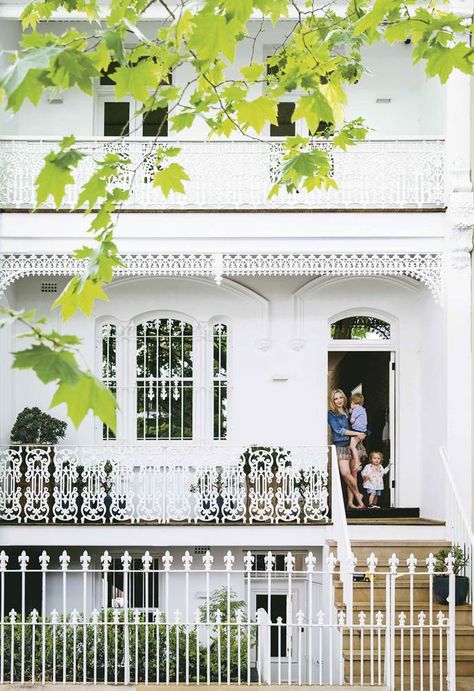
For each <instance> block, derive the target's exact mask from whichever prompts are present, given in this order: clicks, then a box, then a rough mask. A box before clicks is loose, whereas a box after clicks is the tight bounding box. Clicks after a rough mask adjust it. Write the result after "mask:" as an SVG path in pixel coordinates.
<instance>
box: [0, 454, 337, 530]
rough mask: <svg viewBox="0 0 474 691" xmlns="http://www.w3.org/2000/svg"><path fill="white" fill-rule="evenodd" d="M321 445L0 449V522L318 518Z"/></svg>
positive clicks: (324, 460)
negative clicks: (286, 446)
mask: <svg viewBox="0 0 474 691" xmlns="http://www.w3.org/2000/svg"><path fill="white" fill-rule="evenodd" d="M328 467H329V462H328V447H327V446H326V447H295V448H293V449H290V450H289V449H285V448H283V447H276V446H273V447H271V446H266V447H263V446H251V447H248V448H247V449H245V448H243V447H239V448H235V447H229V446H225V447H219V446H217V447H216V446H213V447H211V446H205V445H201V446H194V445H181V446H170V445H154V446H153V447H151V448H143V447H138V446H122V445H119V444H109V445H107V444H105V445H101V446H97V447H68V446H51V447H48V446H44V447H41V446H10V447H4V448H3V449H0V521H16V522H23V523H36V522H50V521H51V522H60V523H62V522H66V523H67V522H74V523H77V522H82V523H90V522H110V523H117V522H131V523H138V522H150V521H153V522H157V523H176V522H186V523H197V522H208V523H209V522H213V523H236V522H247V523H253V522H269V523H288V522H296V523H300V522H301V523H308V522H314V521H327V520H328V514H329V498H328Z"/></svg>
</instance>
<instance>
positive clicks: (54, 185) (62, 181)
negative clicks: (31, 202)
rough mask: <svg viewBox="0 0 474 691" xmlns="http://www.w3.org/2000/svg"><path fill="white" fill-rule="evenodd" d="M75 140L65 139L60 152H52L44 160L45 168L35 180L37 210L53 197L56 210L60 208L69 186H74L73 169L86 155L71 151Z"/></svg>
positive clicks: (71, 137)
mask: <svg viewBox="0 0 474 691" xmlns="http://www.w3.org/2000/svg"><path fill="white" fill-rule="evenodd" d="M74 142H75V139H74V137H73V136H69V137H64V139H63V141H62V142H61V145H60V150H59V151H58V152H54V151H50V153H49V154H48V155H47V156H46V157H45V159H44V166H43V168H42V170H41V171H40V173H39V175H38V177H37V178H36V180H35V187H36V208H38V207H39V206H40V205H41V204H43V202H45V201H46V200H47V199H48V198H49V197H50V196H51V197H53V199H54V202H55V204H56V208H59V206H60V205H61V202H62V200H63V198H64V194H65V192H66V187H67V185H72V184H74V177H73V176H72V173H71V171H72V169H73V168H76V167H77V165H78V163H79V161H80V160H81V159H82V158H84V154H83V153H82V152H81V151H77V150H76V149H71V148H70V147H71V146H73V144H74Z"/></svg>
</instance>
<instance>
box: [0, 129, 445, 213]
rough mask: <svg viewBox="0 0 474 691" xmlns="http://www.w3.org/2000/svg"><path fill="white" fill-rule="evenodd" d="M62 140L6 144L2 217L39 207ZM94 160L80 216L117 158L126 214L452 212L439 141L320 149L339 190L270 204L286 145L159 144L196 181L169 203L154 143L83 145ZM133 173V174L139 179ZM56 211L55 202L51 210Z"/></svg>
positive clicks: (0, 179) (75, 189) (84, 167)
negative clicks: (47, 165)
mask: <svg viewBox="0 0 474 691" xmlns="http://www.w3.org/2000/svg"><path fill="white" fill-rule="evenodd" d="M58 141H59V139H55V138H44V139H42V138H22V137H14V138H13V137H1V138H0V209H5V210H14V209H31V208H33V207H34V206H35V185H34V182H35V179H36V177H37V175H38V173H39V172H40V170H41V168H42V161H43V158H44V156H45V155H46V154H47V153H49V151H51V150H52V149H53V148H54V147H55V145H57V143H58ZM78 146H79V147H81V149H82V150H85V151H86V152H87V153H88V155H87V156H86V158H85V159H84V160H83V161H82V162H81V163H80V164H79V168H78V170H77V173H76V174H75V178H76V181H75V184H74V185H70V186H69V187H68V188H67V192H66V196H65V200H64V204H63V207H64V208H65V209H70V208H73V207H74V206H75V204H76V202H77V198H78V194H79V190H80V188H81V186H82V184H83V183H84V182H85V181H86V180H87V179H88V177H89V175H90V174H91V172H92V170H93V165H94V163H93V161H94V159H97V158H100V157H101V156H103V155H104V154H105V153H107V152H110V151H118V152H120V153H122V154H123V156H124V159H125V158H128V159H130V161H131V165H130V166H129V168H128V169H127V170H126V169H125V168H124V172H123V177H122V179H121V180H120V181H119V182H120V183H121V184H123V185H125V186H128V187H129V188H130V190H131V195H130V199H129V200H128V201H127V202H126V203H125V205H124V209H125V210H127V209H128V210H136V211H138V210H156V211H171V210H173V211H180V210H219V209H222V210H235V211H245V210H249V211H251V210H278V209H284V210H286V211H288V210H317V209H326V210H327V209H335V210H338V209H341V210H349V209H369V210H370V209H387V210H397V209H413V210H416V209H427V210H439V209H443V208H444V207H445V206H446V192H445V154H444V148H445V147H444V140H442V139H440V138H419V137H418V138H417V137H411V138H403V137H400V138H396V139H370V140H367V141H366V142H362V143H360V144H358V145H357V146H355V147H353V148H351V149H349V150H348V151H346V152H342V151H332V150H331V145H330V143H328V142H327V141H323V140H315V141H314V143H313V146H315V147H320V148H323V149H325V150H329V151H330V156H331V160H332V168H333V173H332V174H333V176H334V179H335V181H336V182H337V184H338V189H331V190H328V191H325V190H314V191H312V192H304V191H303V192H300V193H298V194H287V193H286V192H283V191H282V192H280V194H279V195H278V196H277V197H274V198H272V199H271V200H269V199H268V193H269V191H270V189H271V187H272V185H273V184H274V183H275V182H276V181H277V179H278V176H279V170H280V166H281V163H282V152H283V143H282V142H281V141H278V140H271V141H269V140H261V141H258V142H256V141H212V142H203V141H182V142H179V141H172V140H170V139H166V140H165V141H160V146H164V147H165V148H166V147H168V146H173V147H174V146H179V147H181V153H180V154H179V156H178V158H177V159H173V160H177V161H179V163H181V164H182V165H183V166H184V168H185V170H186V172H187V173H188V175H189V177H190V180H189V182H187V183H186V185H185V189H186V194H184V195H183V194H176V193H173V192H172V193H170V195H169V196H168V197H164V195H163V194H162V193H161V191H160V190H159V189H157V188H155V187H153V184H152V178H153V174H154V172H155V170H156V163H155V156H154V151H155V148H156V145H155V143H154V142H153V141H147V140H132V139H125V140H122V141H120V142H117V141H114V140H111V139H104V138H96V139H88V140H78ZM135 170H136V173H132V172H130V171H135ZM44 206H45V208H48V206H49V208H52V207H53V203H52V199H51V198H50V199H49V200H48V202H47V203H46V204H45V205H44Z"/></svg>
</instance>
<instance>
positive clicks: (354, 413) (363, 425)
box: [350, 393, 367, 470]
mask: <svg viewBox="0 0 474 691" xmlns="http://www.w3.org/2000/svg"><path fill="white" fill-rule="evenodd" d="M350 411H351V426H352V430H353V431H354V432H358V435H357V436H356V437H351V438H350V439H351V441H350V450H351V455H352V459H353V461H355V463H354V465H355V467H356V468H357V469H358V470H359V468H360V454H359V449H358V448H357V446H358V444H359V443H360V442H361V441H363V440H364V439H365V438H366V436H367V411H366V409H365V408H364V397H363V395H362V394H361V393H353V394H352V395H351V407H350Z"/></svg>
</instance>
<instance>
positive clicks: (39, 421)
mask: <svg viewBox="0 0 474 691" xmlns="http://www.w3.org/2000/svg"><path fill="white" fill-rule="evenodd" d="M66 428H67V422H64V421H63V420H58V418H56V417H53V416H52V415H48V413H43V411H42V410H40V409H39V408H37V407H33V408H23V410H22V411H21V413H19V414H18V416H17V418H16V420H15V424H14V425H13V427H12V431H11V434H10V439H11V442H12V444H23V445H25V446H26V445H27V446H39V445H41V446H50V445H54V444H57V443H58V441H59V440H60V439H63V438H64V435H65V434H66Z"/></svg>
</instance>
